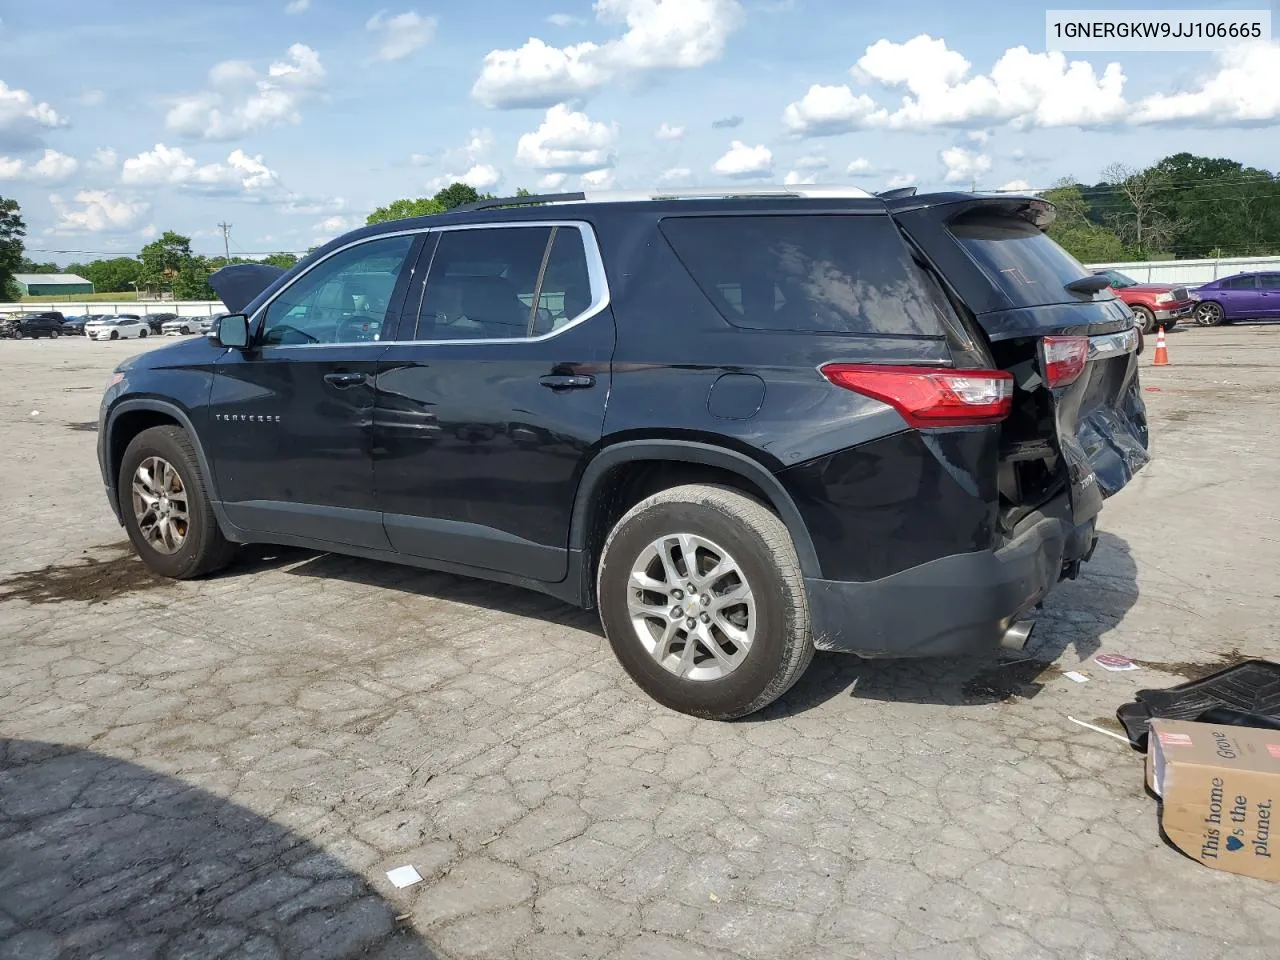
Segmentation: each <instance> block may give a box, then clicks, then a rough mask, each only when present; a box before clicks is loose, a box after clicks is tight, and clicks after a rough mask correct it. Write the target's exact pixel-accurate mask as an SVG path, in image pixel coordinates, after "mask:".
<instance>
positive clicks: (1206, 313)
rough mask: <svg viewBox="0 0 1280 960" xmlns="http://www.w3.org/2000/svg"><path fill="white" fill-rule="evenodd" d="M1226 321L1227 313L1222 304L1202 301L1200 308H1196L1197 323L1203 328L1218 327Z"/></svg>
mask: <svg viewBox="0 0 1280 960" xmlns="http://www.w3.org/2000/svg"><path fill="white" fill-rule="evenodd" d="M1226 319H1227V316H1226V311H1225V310H1223V309H1222V304H1220V303H1217V302H1215V301H1213V300H1202V301H1201V302H1200V306H1198V307H1196V323H1198V324H1200V326H1202V327H1217V326H1220V325H1221V324H1222V323H1224V322H1225V321H1226Z"/></svg>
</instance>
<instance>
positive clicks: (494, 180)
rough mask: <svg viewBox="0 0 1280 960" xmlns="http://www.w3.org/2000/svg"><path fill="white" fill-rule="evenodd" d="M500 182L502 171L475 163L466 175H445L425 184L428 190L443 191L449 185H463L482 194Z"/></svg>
mask: <svg viewBox="0 0 1280 960" xmlns="http://www.w3.org/2000/svg"><path fill="white" fill-rule="evenodd" d="M501 180H502V171H500V170H499V169H498V168H497V167H494V166H492V165H490V164H487V163H477V164H475V165H474V166H473V167H472V168H471V169H470V170H468V171H467V172H466V173H446V174H442V175H441V176H438V177H434V178H432V179H431V180H429V181H428V182H427V188H428V189H430V190H443V189H444V188H445V187H447V186H449V184H451V183H465V184H466V185H467V186H469V187H474V188H475V189H476V190H479V191H481V192H484V191H485V190H488V189H489V188H490V187H493V186H497V184H498V183H499V182H500V181H501Z"/></svg>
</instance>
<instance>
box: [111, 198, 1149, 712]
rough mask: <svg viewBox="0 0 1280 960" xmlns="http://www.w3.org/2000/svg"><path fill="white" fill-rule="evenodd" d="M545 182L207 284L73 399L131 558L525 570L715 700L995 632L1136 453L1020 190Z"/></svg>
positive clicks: (1086, 325)
mask: <svg viewBox="0 0 1280 960" xmlns="http://www.w3.org/2000/svg"><path fill="white" fill-rule="evenodd" d="M743 194H746V195H745V196H744V195H743ZM624 196H625V195H624ZM546 199H547V198H532V200H534V201H538V200H542V201H546ZM556 199H557V201H558V202H554V203H545V202H544V204H543V205H541V206H538V205H526V204H528V203H529V201H528V200H524V199H516V200H511V199H503V200H498V201H482V202H480V203H478V204H473V205H471V206H469V207H467V208H463V209H461V210H454V211H452V212H451V213H448V214H443V215H439V216H433V217H424V218H419V219H413V220H399V221H396V222H395V223H392V224H380V225H376V226H372V227H364V228H361V229H360V230H358V231H355V232H352V233H349V234H347V235H345V236H342V237H340V238H338V239H336V240H334V241H331V242H330V243H328V244H326V245H325V246H324V247H322V248H321V249H319V250H318V251H316V252H315V253H314V254H313V255H311V256H310V257H308V258H307V259H306V260H305V261H303V262H302V263H301V264H299V265H298V266H296V267H294V268H292V269H290V270H289V271H288V272H287V273H286V274H284V275H283V276H282V275H281V274H280V273H276V274H274V275H266V274H264V275H263V277H262V282H261V283H259V284H258V285H257V286H256V287H253V288H250V289H244V290H241V291H240V293H239V295H235V293H234V291H233V290H232V289H231V287H227V286H224V284H223V283H222V281H223V280H224V279H225V277H224V275H223V274H222V271H219V272H218V273H215V274H214V275H213V277H212V278H211V283H212V284H213V286H214V289H215V290H217V291H218V294H219V296H220V297H221V298H222V299H223V302H224V303H225V304H226V306H227V307H228V309H230V310H232V311H235V312H234V313H233V314H231V315H229V316H227V317H224V318H223V319H222V321H221V323H220V325H219V328H218V332H217V335H216V336H215V337H210V338H207V339H206V338H198V339H192V340H188V341H185V342H182V343H177V344H174V345H172V346H169V347H167V348H165V349H163V350H156V351H148V352H146V353H145V354H143V355H141V356H137V357H133V358H131V359H129V360H126V361H125V362H124V363H122V364H120V365H119V366H118V367H117V371H116V374H115V376H114V377H113V379H112V384H111V386H110V387H109V388H108V389H107V392H106V394H105V396H104V397H103V402H102V405H101V413H100V417H101V419H100V425H99V433H98V438H99V447H98V452H99V458H100V463H101V468H102V476H103V479H104V481H105V483H106V491H107V499H108V501H109V503H110V505H111V508H112V510H113V511H115V513H116V515H117V517H118V518H119V519H120V521H121V522H122V523H123V525H124V527H125V529H126V531H127V533H128V536H129V537H130V539H131V541H132V542H133V544H134V547H135V549H136V550H137V552H138V554H139V555H140V556H141V557H142V559H143V560H144V561H145V563H146V564H147V565H148V566H149V567H150V568H151V569H152V570H154V571H155V572H157V573H159V574H161V575H164V576H169V577H177V578H190V577H199V576H201V575H203V574H207V573H210V572H212V571H214V570H217V569H219V568H220V567H223V566H225V565H226V564H227V563H229V562H231V560H232V559H233V557H234V555H235V550H236V544H239V543H249V542H270V543H280V544H292V545H295V546H303V547H309V548H315V549H319V550H325V551H334V552H338V553H349V554H356V555H358V556H362V557H366V558H376V559H382V560H390V561H395V562H400V563H406V564H411V565H416V566H420V567H427V568H432V569H440V570H447V571H451V572H454V573H462V574H468V575H472V576H478V577H484V578H488V579H491V580H496V581H501V582H505V583H510V584H517V585H520V586H523V587H527V588H530V589H534V590H539V591H542V592H544V593H547V594H551V595H553V596H556V597H559V598H561V599H564V600H567V601H570V602H572V603H575V604H578V605H581V606H583V607H596V608H598V609H599V611H600V616H601V620H602V622H603V624H604V629H605V632H606V634H607V636H608V638H609V642H610V644H611V645H612V647H613V650H614V652H615V653H616V655H617V657H618V659H619V660H620V661H621V663H622V665H623V666H624V667H625V669H626V670H627V672H628V673H629V674H630V675H631V676H632V677H633V678H634V679H635V681H636V682H637V683H638V684H639V686H640V687H642V688H643V689H644V690H645V691H646V692H648V693H649V694H650V695H651V696H653V697H654V698H655V699H657V700H659V701H660V702H662V703H663V704H666V705H667V706H669V707H672V708H674V709H677V710H681V711H684V712H687V713H691V714H695V715H698V716H704V717H713V718H719V719H728V718H733V717H739V716H742V715H744V714H748V713H751V712H752V711H755V710H758V709H760V708H761V707H763V706H764V705H766V704H767V703H769V702H770V701H772V700H774V699H775V698H776V697H778V696H780V695H781V694H782V693H784V692H785V691H786V690H787V689H788V688H789V687H790V686H791V685H792V684H793V683H794V682H795V680H796V679H797V678H798V677H799V676H800V675H801V674H802V673H803V672H804V670H805V668H806V667H807V666H808V664H809V661H810V659H811V657H812V655H813V652H814V650H815V649H820V650H838V651H844V652H850V653H856V654H861V655H864V656H873V657H920V656H941V655H952V654H959V653H964V652H974V651H990V650H993V649H995V648H996V647H997V645H1000V644H1004V645H1007V646H1011V647H1019V646H1021V645H1022V644H1024V643H1025V641H1026V638H1027V635H1028V633H1029V632H1030V626H1031V622H1030V621H1029V620H1027V619H1025V618H1026V617H1027V616H1028V615H1030V614H1031V613H1032V611H1033V610H1034V608H1035V607H1036V605H1037V604H1038V603H1039V602H1040V601H1041V600H1042V599H1043V598H1044V597H1045V596H1046V594H1048V592H1049V591H1050V590H1051V589H1053V587H1054V586H1055V584H1056V583H1057V582H1058V581H1059V580H1061V579H1063V578H1074V577H1075V576H1076V575H1077V573H1078V572H1079V570H1080V567H1081V564H1083V563H1084V562H1085V561H1087V560H1088V559H1089V558H1090V556H1091V555H1092V554H1093V550H1094V547H1095V545H1096V543H1097V533H1096V524H1097V517H1098V513H1099V511H1100V510H1101V508H1102V505H1103V501H1104V500H1105V499H1106V498H1107V497H1110V496H1112V495H1114V494H1115V493H1116V492H1117V491H1119V490H1120V489H1121V488H1123V487H1124V486H1125V484H1126V483H1127V482H1128V481H1129V479H1130V478H1131V476H1132V475H1133V473H1134V472H1135V471H1137V470H1138V469H1139V468H1141V467H1142V466H1143V465H1144V464H1145V463H1146V461H1147V452H1146V451H1147V417H1146V411H1145V407H1144V406H1143V399H1142V393H1141V391H1140V387H1139V383H1138V358H1137V352H1138V350H1139V344H1140V336H1139V333H1138V331H1137V329H1136V328H1135V326H1134V322H1133V315H1132V314H1131V313H1130V312H1129V310H1128V309H1127V308H1126V307H1125V306H1124V304H1123V303H1121V302H1120V301H1119V300H1118V299H1116V297H1115V296H1114V294H1113V293H1112V292H1111V290H1110V289H1109V288H1108V286H1107V285H1106V284H1105V283H1100V282H1098V278H1096V277H1093V276H1090V275H1089V274H1088V271H1087V270H1086V268H1084V267H1083V266H1081V265H1080V264H1079V263H1078V262H1076V261H1075V260H1074V259H1072V257H1071V256H1070V255H1068V254H1067V253H1066V252H1065V251H1064V250H1062V248H1061V247H1059V246H1058V245H1057V244H1056V243H1054V242H1053V240H1051V239H1050V238H1049V237H1048V236H1047V235H1046V234H1045V233H1044V232H1043V227H1044V226H1046V225H1047V224H1048V222H1049V221H1050V220H1051V219H1052V215H1053V207H1052V205H1050V204H1048V203H1045V202H1044V201H1042V200H1038V199H1036V198H1032V197H1011V196H983V195H981V194H978V195H975V194H970V193H942V194H933V195H926V196H914V197H912V196H901V195H895V196H891V197H885V198H881V197H873V196H871V195H869V194H866V193H863V192H861V191H854V190H833V189H830V188H827V189H825V190H824V189H823V188H814V187H796V188H755V187H749V188H739V189H738V190H736V191H734V193H732V194H726V195H724V196H722V197H717V196H708V195H707V194H706V192H705V191H699V195H698V196H696V197H695V196H690V197H688V198H685V199H677V198H672V197H663V198H661V199H657V198H649V197H645V198H643V201H642V202H627V203H617V202H613V200H615V199H617V195H613V196H607V197H605V198H599V199H597V198H592V197H584V196H583V195H581V194H578V195H576V196H575V197H570V198H566V197H563V196H561V197H559V198H556ZM511 204H516V206H511ZM227 269H231V270H233V269H234V268H227ZM273 281H274V282H273ZM942 281H945V283H943V282H942ZM233 286H234V285H233ZM370 331H372V336H371V334H370ZM375 341H376V348H373V349H371V347H375ZM300 348H302V349H300ZM305 348H315V349H305ZM517 436H519V437H522V438H524V440H523V442H520V443H517V442H514V441H513V438H514V437H517Z"/></svg>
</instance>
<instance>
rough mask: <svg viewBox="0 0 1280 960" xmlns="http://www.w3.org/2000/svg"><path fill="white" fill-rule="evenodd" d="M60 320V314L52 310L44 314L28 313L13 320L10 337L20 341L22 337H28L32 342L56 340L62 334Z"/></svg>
mask: <svg viewBox="0 0 1280 960" xmlns="http://www.w3.org/2000/svg"><path fill="white" fill-rule="evenodd" d="M62 319H63V318H62V314H60V313H58V312H57V311H54V310H50V311H48V312H46V313H29V314H26V315H25V316H22V317H17V318H16V319H15V320H14V322H13V325H12V333H11V334H10V336H12V337H13V338H14V339H15V340H21V339H22V338H23V337H30V338H31V339H32V340H35V339H37V338H39V337H49V338H50V339H51V340H57V339H58V337H60V336H62V334H63V332H64V328H63V326H62Z"/></svg>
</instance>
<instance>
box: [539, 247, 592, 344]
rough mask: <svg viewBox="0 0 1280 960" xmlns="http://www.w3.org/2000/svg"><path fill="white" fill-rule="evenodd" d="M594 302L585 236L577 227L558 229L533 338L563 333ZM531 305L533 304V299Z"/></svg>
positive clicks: (548, 260) (548, 261)
mask: <svg viewBox="0 0 1280 960" xmlns="http://www.w3.org/2000/svg"><path fill="white" fill-rule="evenodd" d="M591 301H592V296H591V276H590V274H589V272H588V270H587V253H586V250H585V249H584V248H583V245H582V234H581V233H580V232H579V231H578V230H577V229H575V228H573V227H556V228H555V234H554V235H553V236H552V238H551V252H550V254H548V256H547V268H546V269H545V270H544V271H543V272H542V286H541V287H539V288H538V310H537V313H536V314H535V316H534V318H533V335H534V336H535V337H539V336H542V335H543V334H547V333H551V332H553V331H555V330H559V329H560V328H561V327H563V326H564V325H565V324H567V323H569V322H571V321H572V320H573V319H574V318H575V317H579V316H581V315H582V314H583V313H585V312H586V311H587V309H588V308H589V307H590V306H591ZM529 302H530V303H532V302H533V298H532V297H530V298H529Z"/></svg>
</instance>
